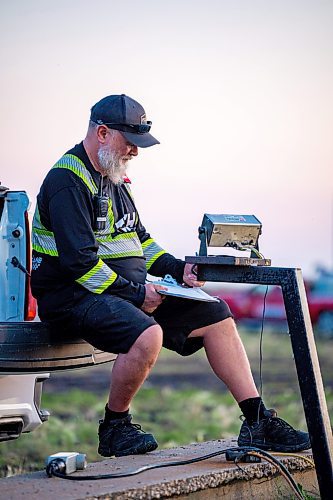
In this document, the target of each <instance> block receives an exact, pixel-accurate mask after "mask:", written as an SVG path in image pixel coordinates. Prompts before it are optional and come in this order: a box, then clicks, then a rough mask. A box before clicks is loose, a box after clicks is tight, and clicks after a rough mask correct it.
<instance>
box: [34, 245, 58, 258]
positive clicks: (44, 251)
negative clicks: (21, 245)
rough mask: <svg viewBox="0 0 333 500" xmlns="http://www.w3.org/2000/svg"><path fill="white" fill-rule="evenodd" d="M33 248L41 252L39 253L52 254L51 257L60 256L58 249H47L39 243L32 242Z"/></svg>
mask: <svg viewBox="0 0 333 500" xmlns="http://www.w3.org/2000/svg"><path fill="white" fill-rule="evenodd" d="M32 249H33V250H35V251H36V252H39V253H44V254H46V255H51V257H58V256H59V254H58V251H57V250H52V249H50V248H49V249H47V248H44V247H41V246H40V245H38V244H37V243H33V244H32Z"/></svg>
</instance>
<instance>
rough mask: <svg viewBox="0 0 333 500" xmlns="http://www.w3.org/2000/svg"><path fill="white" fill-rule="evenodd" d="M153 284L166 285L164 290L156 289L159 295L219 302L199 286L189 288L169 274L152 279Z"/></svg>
mask: <svg viewBox="0 0 333 500" xmlns="http://www.w3.org/2000/svg"><path fill="white" fill-rule="evenodd" d="M153 284H154V285H161V286H164V287H166V290H158V293H160V294H161V295H169V296H172V297H180V298H183V299H192V300H202V301H204V302H219V300H218V299H217V298H216V297H212V296H211V295H208V293H206V292H204V291H203V290H201V288H200V287H193V288H191V287H187V286H183V285H179V284H178V283H177V281H176V280H175V279H174V278H173V277H172V276H170V274H166V275H165V276H164V278H163V279H162V280H158V281H153Z"/></svg>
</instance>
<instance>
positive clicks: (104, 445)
mask: <svg viewBox="0 0 333 500" xmlns="http://www.w3.org/2000/svg"><path fill="white" fill-rule="evenodd" d="M131 421H132V416H131V415H128V416H127V417H125V418H122V419H119V420H111V421H110V422H105V421H104V420H100V421H99V429H98V436H99V446H98V453H99V454H100V455H102V456H103V457H112V456H115V457H122V456H125V455H138V454H141V453H147V451H153V450H156V448H157V446H158V444H157V442H156V440H155V438H154V436H153V435H152V434H147V433H146V432H144V431H143V430H142V429H141V426H140V425H138V424H132V422H131Z"/></svg>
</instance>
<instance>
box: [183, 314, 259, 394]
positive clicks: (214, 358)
mask: <svg viewBox="0 0 333 500" xmlns="http://www.w3.org/2000/svg"><path fill="white" fill-rule="evenodd" d="M190 337H203V343H204V347H205V350H206V354H207V358H208V361H209V363H210V365H211V367H212V369H213V370H214V372H215V374H216V375H217V376H218V377H219V378H220V379H221V380H222V381H223V382H224V383H225V384H226V386H227V387H228V389H229V390H230V392H231V394H232V395H233V396H234V398H235V399H236V401H237V402H238V403H239V402H240V401H244V400H245V399H248V398H256V397H258V390H257V388H256V386H255V383H254V380H253V375H252V372H251V368H250V363H249V360H248V357H247V354H246V352H245V349H244V346H243V343H242V340H241V338H240V336H239V334H238V332H237V328H236V325H235V322H234V320H233V319H232V318H227V319H225V320H223V321H219V322H218V323H215V324H213V325H209V326H206V327H203V328H198V329H197V330H193V332H192V333H191V334H190Z"/></svg>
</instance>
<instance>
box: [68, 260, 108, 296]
mask: <svg viewBox="0 0 333 500" xmlns="http://www.w3.org/2000/svg"><path fill="white" fill-rule="evenodd" d="M117 276H118V275H117V273H115V272H114V271H112V269H110V268H109V266H107V265H106V264H104V262H103V261H102V260H101V259H99V260H98V262H97V264H96V265H95V266H94V267H93V268H92V269H90V270H89V271H88V272H87V273H86V274H84V275H83V276H81V278H78V279H76V280H75V281H76V282H77V283H79V284H80V285H82V286H84V287H85V288H87V289H88V290H89V291H91V292H93V293H98V294H100V293H102V292H104V290H105V289H106V288H107V287H108V286H110V285H112V283H114V281H115V280H116V279H117Z"/></svg>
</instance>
